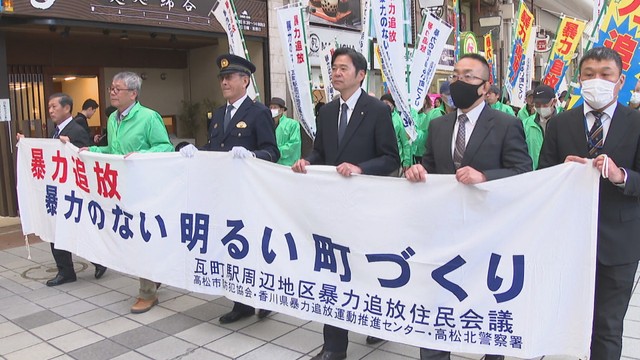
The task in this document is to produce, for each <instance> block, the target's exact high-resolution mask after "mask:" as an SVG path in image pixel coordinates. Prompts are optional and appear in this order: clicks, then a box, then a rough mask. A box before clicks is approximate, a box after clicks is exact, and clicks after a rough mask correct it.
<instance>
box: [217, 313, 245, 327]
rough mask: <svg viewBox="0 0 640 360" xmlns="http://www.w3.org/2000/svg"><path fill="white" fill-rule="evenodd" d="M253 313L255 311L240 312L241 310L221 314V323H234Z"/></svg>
mask: <svg viewBox="0 0 640 360" xmlns="http://www.w3.org/2000/svg"><path fill="white" fill-rule="evenodd" d="M251 315H253V311H252V312H246V313H243V312H239V311H230V312H228V313H226V314H224V315H222V316H220V320H219V321H220V324H231V323H234V322H236V321H238V320H240V319H243V318H246V317H249V316H251Z"/></svg>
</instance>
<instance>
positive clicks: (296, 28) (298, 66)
mask: <svg viewBox="0 0 640 360" xmlns="http://www.w3.org/2000/svg"><path fill="white" fill-rule="evenodd" d="M304 11H305V10H304V8H303V7H302V6H300V5H298V6H290V7H286V8H280V9H277V10H276V12H277V14H278V30H279V31H280V39H281V40H282V48H283V50H284V51H283V52H284V63H285V65H286V68H287V85H289V91H290V92H291V98H292V100H293V105H294V109H295V113H296V119H298V120H299V121H300V124H301V125H302V127H303V128H304V131H305V132H306V133H307V135H309V136H310V137H311V138H312V139H315V137H316V122H315V116H314V113H313V96H312V94H311V86H312V84H311V69H310V68H309V54H308V52H307V36H306V34H305V28H304V23H305V19H304ZM328 101H330V100H328Z"/></svg>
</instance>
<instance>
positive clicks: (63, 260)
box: [18, 93, 107, 286]
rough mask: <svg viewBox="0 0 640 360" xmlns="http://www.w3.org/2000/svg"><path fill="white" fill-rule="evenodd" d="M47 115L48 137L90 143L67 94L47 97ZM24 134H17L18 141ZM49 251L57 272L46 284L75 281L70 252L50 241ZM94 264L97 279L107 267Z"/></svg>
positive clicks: (84, 143) (54, 284)
mask: <svg viewBox="0 0 640 360" xmlns="http://www.w3.org/2000/svg"><path fill="white" fill-rule="evenodd" d="M48 105H49V107H48V109H49V116H50V117H51V120H52V121H53V122H54V123H55V124H56V128H55V130H54V131H53V132H52V133H51V134H50V136H49V137H50V138H53V139H61V140H62V141H63V142H67V141H70V142H71V143H72V144H73V145H75V146H77V147H78V148H83V147H85V146H90V145H91V139H90V138H89V133H87V132H86V131H85V130H84V129H83V127H82V125H80V124H78V123H77V122H75V121H74V120H73V117H72V116H71V111H72V110H73V99H71V97H70V96H69V95H67V94H63V93H57V94H53V95H51V96H50V97H49V104H48ZM23 137H24V135H22V134H18V141H19V140H20V139H21V138H23ZM51 253H52V254H53V258H54V259H55V261H56V267H57V268H58V274H57V275H56V276H55V277H54V278H53V279H51V280H49V281H47V286H57V285H62V284H64V283H68V282H73V281H76V272H75V270H74V269H73V259H72V256H71V253H70V252H68V251H66V250H60V249H56V248H55V246H54V243H51ZM93 265H94V266H95V273H94V276H95V278H96V279H99V278H101V277H102V275H104V273H105V271H107V268H106V267H104V266H102V265H100V264H96V263H93Z"/></svg>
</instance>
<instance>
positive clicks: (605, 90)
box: [580, 79, 618, 110]
mask: <svg viewBox="0 0 640 360" xmlns="http://www.w3.org/2000/svg"><path fill="white" fill-rule="evenodd" d="M617 84H618V82H617V81H616V82H611V81H607V80H603V79H590V80H585V81H583V82H582V89H581V90H580V91H581V92H582V97H583V98H584V101H586V102H587V104H589V106H591V107H592V108H594V109H596V110H600V109H602V108H603V107H605V106H606V105H607V104H609V103H610V102H612V101H613V98H614V97H613V91H614V90H615V87H616V85H617Z"/></svg>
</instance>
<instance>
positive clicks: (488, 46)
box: [483, 32, 498, 84]
mask: <svg viewBox="0 0 640 360" xmlns="http://www.w3.org/2000/svg"><path fill="white" fill-rule="evenodd" d="M483 39H484V57H485V59H487V63H488V64H489V73H491V78H490V82H491V83H492V84H496V83H497V82H498V77H497V72H496V55H495V53H494V49H493V39H492V37H491V33H490V32H489V33H487V34H484V37H483Z"/></svg>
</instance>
